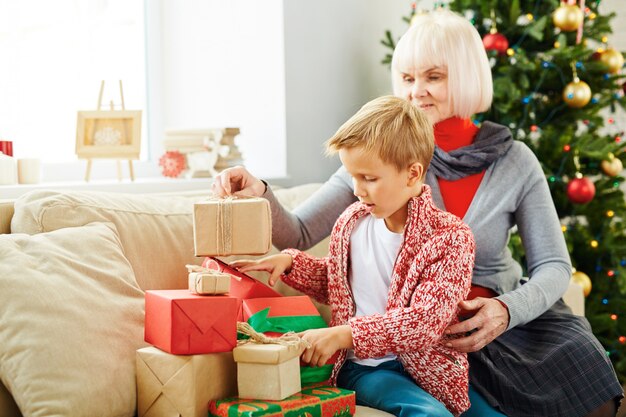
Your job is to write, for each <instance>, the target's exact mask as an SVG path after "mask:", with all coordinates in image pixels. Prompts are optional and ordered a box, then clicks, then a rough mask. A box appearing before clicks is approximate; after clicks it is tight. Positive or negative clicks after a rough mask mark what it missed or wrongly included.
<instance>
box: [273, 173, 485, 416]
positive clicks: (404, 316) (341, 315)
mask: <svg viewBox="0 0 626 417" xmlns="http://www.w3.org/2000/svg"><path fill="white" fill-rule="evenodd" d="M367 215H368V212H367V210H366V207H365V206H364V205H363V204H361V203H359V202H357V203H354V204H352V205H351V206H349V207H348V208H347V209H346V210H345V211H344V212H343V214H342V215H341V216H340V217H339V219H338V220H337V222H336V223H335V226H334V227H333V231H332V234H331V238H330V246H329V255H328V256H327V257H324V258H315V257H312V256H310V255H308V254H306V253H304V252H301V251H298V250H296V249H287V250H285V251H283V252H284V253H288V254H290V255H291V256H292V257H293V265H292V269H291V272H290V273H289V274H286V275H283V277H282V279H283V280H284V282H285V283H286V284H288V285H290V286H291V287H293V288H295V289H297V290H299V291H302V292H304V293H305V294H308V295H310V296H311V297H313V298H314V299H316V300H317V301H319V302H322V303H325V304H329V305H330V307H331V309H332V319H331V323H330V325H331V326H338V325H343V324H349V325H350V327H351V328H352V339H353V343H354V352H355V355H356V356H357V357H359V358H376V357H381V356H384V355H386V354H388V353H393V354H396V355H397V357H398V360H399V361H400V362H401V363H402V365H403V366H404V369H405V370H406V371H407V372H408V373H409V374H410V375H411V376H412V377H413V379H414V380H415V382H416V383H417V384H418V385H419V386H420V387H422V388H423V389H424V390H426V391H427V392H428V393H430V394H431V395H432V396H433V397H435V398H436V399H437V400H439V401H441V402H442V403H443V404H444V405H445V406H446V407H447V408H448V410H450V411H451V412H452V413H453V414H455V415H459V414H461V413H462V412H463V411H465V410H467V409H468V408H469V398H468V362H467V355H466V354H464V353H460V352H458V351H455V350H453V349H450V348H446V347H445V346H444V344H445V341H446V340H447V339H448V336H445V335H444V334H443V332H444V330H445V329H446V327H448V326H449V325H450V324H452V323H456V322H457V321H458V319H457V314H458V312H459V309H458V303H459V301H461V300H464V299H465V297H466V296H467V294H468V292H469V289H470V284H471V280H472V268H473V266H474V238H473V235H472V232H471V231H470V228H469V227H468V226H467V225H465V224H464V223H463V222H462V221H461V220H460V219H459V218H458V217H456V216H454V215H452V214H449V213H446V212H444V211H442V210H439V209H438V208H437V207H435V205H434V203H433V201H432V196H431V191H430V187H428V186H427V185H424V186H423V191H422V194H421V195H420V196H418V197H413V198H412V199H411V200H410V202H409V207H408V218H407V224H406V226H405V231H404V242H403V244H402V247H401V249H400V252H399V254H398V257H397V259H396V263H395V265H394V267H393V276H392V281H391V285H390V287H389V294H388V297H387V308H386V312H385V314H374V315H370V316H362V317H354V314H355V311H356V307H355V303H354V298H353V297H352V291H351V289H350V284H349V282H348V268H349V260H348V255H349V253H350V251H349V248H350V235H351V233H352V230H353V229H354V226H355V224H356V222H357V220H358V219H359V218H361V217H363V216H367ZM345 360H346V351H345V350H344V351H341V352H340V355H339V358H338V360H337V363H336V364H335V366H334V369H333V373H332V377H331V381H332V383H336V380H337V374H338V372H339V369H340V368H341V366H342V365H343V363H344V361H345Z"/></svg>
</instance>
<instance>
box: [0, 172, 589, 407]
mask: <svg viewBox="0 0 626 417" xmlns="http://www.w3.org/2000/svg"><path fill="white" fill-rule="evenodd" d="M318 187H319V184H308V185H303V186H299V187H293V188H289V189H279V190H276V195H277V197H278V198H279V200H281V202H282V203H283V204H284V205H285V206H287V207H288V208H293V207H295V206H296V205H297V204H299V203H300V202H302V201H303V200H304V199H305V198H306V197H308V196H309V195H310V194H311V193H312V192H314V191H315V190H316V189H317V188H318ZM204 197H205V195H204V193H183V194H179V195H172V194H169V195H142V196H137V195H129V194H111V193H108V194H107V193H90V192H65V193H61V192H47V191H35V192H32V193H29V194H27V195H25V196H23V197H21V198H19V199H17V200H15V201H0V234H3V236H0V304H1V305H2V308H1V309H0V380H1V382H2V384H0V417H12V416H19V415H21V413H22V414H24V415H32V416H49V415H72V416H83V415H84V416H93V415H100V416H127V415H133V414H134V412H135V405H136V391H135V379H134V363H135V362H134V361H135V356H134V352H135V350H136V349H137V348H140V347H143V346H145V343H144V342H143V330H142V329H143V290H145V289H167V288H184V287H185V286H186V282H187V271H186V269H185V267H184V265H185V264H187V263H199V262H201V260H202V259H201V258H196V257H195V256H194V254H193V242H192V219H191V209H192V203H193V202H194V201H198V200H200V199H202V198H204ZM327 244H328V243H327V240H326V241H324V242H321V243H320V244H318V245H317V246H316V247H314V248H312V249H311V250H310V252H311V253H313V254H315V255H318V256H320V255H323V254H324V253H325V252H326V250H327ZM278 289H279V291H281V292H282V293H284V294H295V291H293V290H292V289H289V288H287V287H284V286H279V288H278ZM566 301H567V302H568V303H569V304H570V305H571V306H572V307H573V308H574V309H575V311H576V312H577V313H578V314H582V312H583V310H582V308H583V298H582V291H581V289H580V287H578V286H577V285H572V286H571V288H570V291H568V294H567V296H566ZM318 307H319V308H320V311H321V312H322V315H323V316H325V317H326V318H327V317H328V311H327V310H326V309H325V308H324V307H323V306H318ZM20 410H21V411H20ZM357 413H358V415H359V417H364V416H375V415H379V416H389V414H387V413H383V412H380V411H377V410H373V409H369V408H366V407H358V410H357Z"/></svg>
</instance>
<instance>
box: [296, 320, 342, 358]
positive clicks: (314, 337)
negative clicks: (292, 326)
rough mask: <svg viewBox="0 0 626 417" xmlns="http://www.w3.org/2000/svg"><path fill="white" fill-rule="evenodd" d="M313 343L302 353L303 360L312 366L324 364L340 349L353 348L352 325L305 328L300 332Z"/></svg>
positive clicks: (300, 334) (301, 335)
mask: <svg viewBox="0 0 626 417" xmlns="http://www.w3.org/2000/svg"><path fill="white" fill-rule="evenodd" d="M298 335H299V336H300V337H302V338H303V339H304V340H306V341H307V342H309V343H310V344H311V347H310V348H307V349H306V350H305V351H304V353H303V354H302V361H303V362H305V363H308V364H309V365H311V366H322V365H325V364H326V362H328V359H330V357H331V356H333V355H334V354H335V352H337V351H338V350H340V349H352V348H353V347H354V346H353V344H352V329H351V328H350V326H348V325H347V324H346V325H343V326H335V327H328V328H325V329H312V330H305V331H304V332H300V333H298Z"/></svg>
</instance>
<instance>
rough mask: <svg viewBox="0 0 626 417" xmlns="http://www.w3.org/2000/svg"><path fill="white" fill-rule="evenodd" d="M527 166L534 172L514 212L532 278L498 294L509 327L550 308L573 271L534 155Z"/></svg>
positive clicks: (565, 286)
mask: <svg viewBox="0 0 626 417" xmlns="http://www.w3.org/2000/svg"><path fill="white" fill-rule="evenodd" d="M528 152H530V150H529V151H528ZM527 169H531V170H532V171H533V174H532V175H531V177H530V178H529V181H528V183H527V188H526V190H525V192H524V193H523V196H522V198H521V200H520V203H519V205H518V209H517V211H516V212H515V219H516V223H517V227H518V230H519V233H520V236H521V238H522V243H523V244H524V250H525V253H526V264H527V267H528V275H529V278H530V279H529V280H528V282H527V283H526V284H524V285H522V286H521V287H519V288H517V289H516V290H514V291H510V292H508V293H506V294H502V295H500V296H498V297H497V298H498V299H499V300H500V301H502V302H503V303H505V304H506V305H507V307H508V309H509V315H510V321H509V326H508V328H511V327H515V326H517V325H518V324H524V323H528V322H529V321H531V320H533V319H535V318H537V317H539V316H540V315H541V314H543V313H544V312H545V311H546V310H548V309H549V308H550V307H551V306H552V305H553V304H554V303H555V302H557V301H558V300H559V299H560V298H561V297H562V296H563V294H564V293H565V291H566V290H567V286H568V285H569V281H570V277H571V273H572V264H571V261H570V258H569V253H568V251H567V246H566V244H565V238H564V237H563V231H562V230H561V223H560V221H559V217H558V215H557V213H556V209H555V207H554V203H553V201H552V197H551V195H550V190H549V188H548V183H547V181H546V179H545V176H544V174H543V171H542V169H541V166H540V165H539V161H538V160H537V159H536V158H535V157H534V155H533V156H532V162H531V163H529V164H528V168H527Z"/></svg>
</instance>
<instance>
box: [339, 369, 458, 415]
mask: <svg viewBox="0 0 626 417" xmlns="http://www.w3.org/2000/svg"><path fill="white" fill-rule="evenodd" d="M337 385H338V386H339V387H341V388H346V389H351V390H354V391H356V403H357V404H359V405H365V406H367V407H372V408H377V409H379V410H383V411H386V412H388V413H391V414H394V415H396V416H398V417H422V416H423V417H452V414H451V413H450V412H449V411H448V410H447V409H446V407H445V406H444V405H443V404H442V403H440V402H439V401H437V400H436V399H435V398H434V397H433V396H432V395H430V394H429V393H427V392H426V391H424V390H423V389H421V388H420V387H419V386H418V385H417V384H415V382H414V381H413V379H411V377H410V376H409V374H408V373H406V371H405V370H404V368H403V367H402V364H401V363H400V362H398V361H396V360H394V361H388V362H383V363H381V364H380V365H378V366H376V367H372V366H364V365H359V364H356V363H354V362H352V361H346V363H345V364H344V365H343V367H342V368H341V371H339V376H338V378H337Z"/></svg>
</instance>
